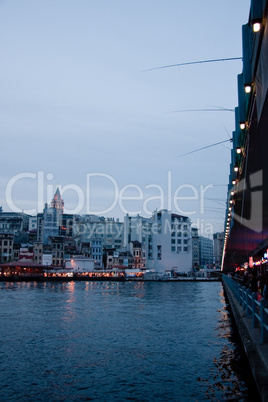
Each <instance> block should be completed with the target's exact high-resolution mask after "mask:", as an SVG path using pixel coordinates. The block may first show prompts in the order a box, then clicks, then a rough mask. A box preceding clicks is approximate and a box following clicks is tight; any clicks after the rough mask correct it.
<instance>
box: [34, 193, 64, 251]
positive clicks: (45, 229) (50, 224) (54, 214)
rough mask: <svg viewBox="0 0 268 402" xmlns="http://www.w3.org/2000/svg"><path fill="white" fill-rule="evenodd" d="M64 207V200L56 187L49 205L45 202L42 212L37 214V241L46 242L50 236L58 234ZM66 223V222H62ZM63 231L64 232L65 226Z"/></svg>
mask: <svg viewBox="0 0 268 402" xmlns="http://www.w3.org/2000/svg"><path fill="white" fill-rule="evenodd" d="M63 209H64V201H63V200H62V198H61V195H60V191H59V189H58V188H57V190H56V192H55V195H54V197H53V199H52V200H51V203H50V207H49V206H48V204H47V203H46V204H45V208H44V211H43V213H40V214H37V241H41V242H43V244H48V243H49V241H50V238H52V237H54V236H59V235H60V229H61V228H62V230H63V226H62V215H63ZM64 223H65V224H66V222H64ZM64 228H65V232H66V227H64Z"/></svg>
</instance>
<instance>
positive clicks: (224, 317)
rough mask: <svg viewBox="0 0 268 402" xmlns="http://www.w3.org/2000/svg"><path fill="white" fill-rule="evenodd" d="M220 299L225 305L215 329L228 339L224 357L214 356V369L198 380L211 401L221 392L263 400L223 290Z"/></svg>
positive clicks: (229, 396) (238, 398)
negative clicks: (205, 388)
mask: <svg viewBox="0 0 268 402" xmlns="http://www.w3.org/2000/svg"><path fill="white" fill-rule="evenodd" d="M220 302H221V304H222V308H221V309H220V310H218V312H219V322H218V325H217V327H216V329H215V331H216V337H217V338H222V339H224V340H225V343H224V345H223V348H222V351H221V353H220V357H219V358H218V359H217V358H214V368H213V369H211V370H210V371H211V372H210V375H209V377H208V378H207V379H204V378H201V377H199V379H198V380H199V381H201V382H203V383H204V384H206V386H207V390H206V392H205V394H206V397H207V398H208V399H209V400H215V399H216V400H218V397H219V394H220V395H221V400H226V401H229V400H236V401H250V402H259V401H261V399H260V396H259V393H258V390H257V388H256V385H255V382H254V379H253V376H252V375H251V370H250V367H249V363H248V361H247V358H246V355H245V352H244V350H243V345H242V343H241V340H240V338H239V334H238V331H237V329H236V327H235V323H234V322H233V320H232V316H231V311H230V310H229V309H228V306H227V305H226V301H225V297H224V293H223V290H222V291H221V292H220ZM245 378H247V380H248V381H247V383H245V380H244V379H245ZM222 398H224V399H222Z"/></svg>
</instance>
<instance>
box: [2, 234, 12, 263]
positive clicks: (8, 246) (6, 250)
mask: <svg viewBox="0 0 268 402" xmlns="http://www.w3.org/2000/svg"><path fill="white" fill-rule="evenodd" d="M13 240H14V234H13V233H7V232H4V233H0V263H1V264H3V263H5V262H9V261H10V260H12V255H13Z"/></svg>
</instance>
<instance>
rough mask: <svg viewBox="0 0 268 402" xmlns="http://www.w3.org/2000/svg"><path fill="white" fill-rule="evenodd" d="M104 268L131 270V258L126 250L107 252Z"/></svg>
mask: <svg viewBox="0 0 268 402" xmlns="http://www.w3.org/2000/svg"><path fill="white" fill-rule="evenodd" d="M106 253H107V257H106V268H107V269H112V268H114V267H116V268H123V267H124V268H132V263H133V258H132V255H131V254H130V252H129V251H126V250H111V249H109V250H107V251H106Z"/></svg>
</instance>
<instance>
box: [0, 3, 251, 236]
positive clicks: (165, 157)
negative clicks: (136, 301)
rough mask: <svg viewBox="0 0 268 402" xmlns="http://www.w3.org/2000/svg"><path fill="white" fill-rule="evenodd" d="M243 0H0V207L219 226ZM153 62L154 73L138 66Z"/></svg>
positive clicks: (205, 228)
mask: <svg viewBox="0 0 268 402" xmlns="http://www.w3.org/2000/svg"><path fill="white" fill-rule="evenodd" d="M249 7H250V0H225V1H216V2H215V0H204V1H202V2H201V1H199V0H189V1H182V0H135V1H128V0H113V1H111V0H0V38H1V39H0V59H1V74H0V130H1V148H0V164H1V177H0V197H1V199H0V205H2V207H3V211H16V212H19V211H24V212H25V213H29V214H31V215H35V214H36V213H37V212H42V210H43V207H44V203H45V202H50V201H51V198H52V197H53V194H54V192H55V191H56V188H57V186H58V187H59V188H60V191H61V193H62V197H63V199H64V202H65V212H68V213H79V214H84V213H90V214H96V215H102V216H106V217H114V218H119V219H120V220H123V217H124V215H125V214H126V213H129V214H130V215H137V214H140V215H142V216H145V217H147V216H150V215H151V214H152V212H153V211H155V210H156V209H168V210H171V211H172V212H174V213H177V214H180V215H186V216H189V217H190V219H191V220H192V223H193V224H194V225H195V226H196V227H198V228H199V233H200V234H201V235H204V236H207V237H210V236H211V234H212V233H214V232H218V231H222V230H223V225H224V217H225V204H226V196H227V183H228V181H229V171H230V168H229V164H230V156H231V154H230V149H231V144H230V143H229V142H228V141H227V142H226V143H223V144H221V145H218V146H215V147H211V148H207V149H205V150H202V151H200V152H194V153H191V154H189V155H185V156H183V157H180V155H182V154H184V153H187V152H191V151H193V150H195V149H198V148H202V147H205V146H207V145H210V144H214V143H217V142H221V141H225V140H228V139H229V138H230V137H231V135H232V131H234V128H235V120H234V113H233V112H232V111H216V112H193V111H192V112H181V110H189V109H190V110H193V109H207V108H211V107H212V106H213V107H214V106H217V107H222V108H229V109H233V108H235V107H236V106H237V103H238V100H237V74H240V73H241V72H242V62H241V60H236V61H225V62H217V63H203V64H195V65H188V66H181V67H169V68H163V69H157V70H150V69H153V68H155V67H161V66H167V65H173V64H178V63H186V62H193V61H199V60H211V59H222V58H232V57H241V56H242V36H241V33H242V25H243V24H246V23H247V22H248V15H249ZM147 70H149V71H147Z"/></svg>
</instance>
